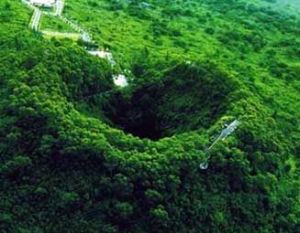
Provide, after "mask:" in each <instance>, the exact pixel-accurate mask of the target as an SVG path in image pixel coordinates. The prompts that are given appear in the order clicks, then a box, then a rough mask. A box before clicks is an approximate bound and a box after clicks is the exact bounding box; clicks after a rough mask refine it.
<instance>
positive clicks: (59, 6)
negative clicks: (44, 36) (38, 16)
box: [55, 0, 65, 16]
mask: <svg viewBox="0 0 300 233" xmlns="http://www.w3.org/2000/svg"><path fill="white" fill-rule="evenodd" d="M64 6H65V2H64V0H56V3H55V15H56V16H61V15H62V12H63V10H64Z"/></svg>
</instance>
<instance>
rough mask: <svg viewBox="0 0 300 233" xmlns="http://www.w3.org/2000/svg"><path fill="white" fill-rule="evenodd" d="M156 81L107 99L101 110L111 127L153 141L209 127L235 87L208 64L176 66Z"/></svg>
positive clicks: (232, 82)
mask: <svg viewBox="0 0 300 233" xmlns="http://www.w3.org/2000/svg"><path fill="white" fill-rule="evenodd" d="M155 80H156V81H152V82H150V83H149V81H147V83H145V84H141V85H138V86H137V87H136V88H134V90H131V93H130V94H129V95H128V93H123V92H122V91H120V92H117V93H115V94H113V95H112V96H111V97H110V98H109V100H108V102H107V103H106V104H105V105H104V106H103V107H102V112H103V114H104V116H105V118H107V119H108V121H109V122H110V123H111V125H112V126H114V127H118V128H121V129H123V130H124V131H125V132H128V133H131V134H133V135H135V136H138V137H140V138H149V139H152V140H158V139H160V138H163V137H167V136H171V135H174V134H177V133H183V132H187V131H191V130H195V129H199V128H208V127H209V126H210V125H211V124H212V123H213V122H214V121H215V120H217V119H218V117H219V116H220V115H221V114H223V113H224V112H225V111H226V108H227V106H228V102H229V96H230V95H229V94H230V93H231V92H232V91H233V90H235V89H236V86H237V85H236V82H234V81H233V80H232V79H230V78H229V77H228V76H227V75H226V74H224V73H222V72H220V71H218V70H217V69H216V68H215V67H213V66H212V65H209V64H206V65H203V64H198V65H195V64H194V65H191V64H181V65H177V66H176V67H173V68H172V69H170V70H168V71H166V72H165V73H164V74H163V77H161V78H160V79H155ZM157 80H159V81H157Z"/></svg>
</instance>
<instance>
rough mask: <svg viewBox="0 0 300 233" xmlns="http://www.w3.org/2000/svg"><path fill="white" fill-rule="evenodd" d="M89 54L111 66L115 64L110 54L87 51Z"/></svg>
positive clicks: (100, 51)
mask: <svg viewBox="0 0 300 233" xmlns="http://www.w3.org/2000/svg"><path fill="white" fill-rule="evenodd" d="M88 53H89V54H91V55H93V56H97V57H101V58H104V59H107V60H108V61H109V63H110V64H111V65H115V64H116V62H115V60H114V58H113V56H112V53H110V52H107V51H103V50H96V51H88Z"/></svg>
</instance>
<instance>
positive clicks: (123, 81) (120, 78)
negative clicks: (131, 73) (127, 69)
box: [113, 74, 128, 87]
mask: <svg viewBox="0 0 300 233" xmlns="http://www.w3.org/2000/svg"><path fill="white" fill-rule="evenodd" d="M113 80H114V84H115V85H116V86H118V87H126V86H128V81H127V78H126V76H125V75H124V74H118V75H113Z"/></svg>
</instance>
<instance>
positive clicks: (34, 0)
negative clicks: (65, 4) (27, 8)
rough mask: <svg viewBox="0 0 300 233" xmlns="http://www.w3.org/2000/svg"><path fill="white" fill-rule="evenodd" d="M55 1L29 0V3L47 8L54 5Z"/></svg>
mask: <svg viewBox="0 0 300 233" xmlns="http://www.w3.org/2000/svg"><path fill="white" fill-rule="evenodd" d="M55 2H56V0H29V3H30V4H32V5H35V6H40V7H47V8H51V7H54V4H55Z"/></svg>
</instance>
